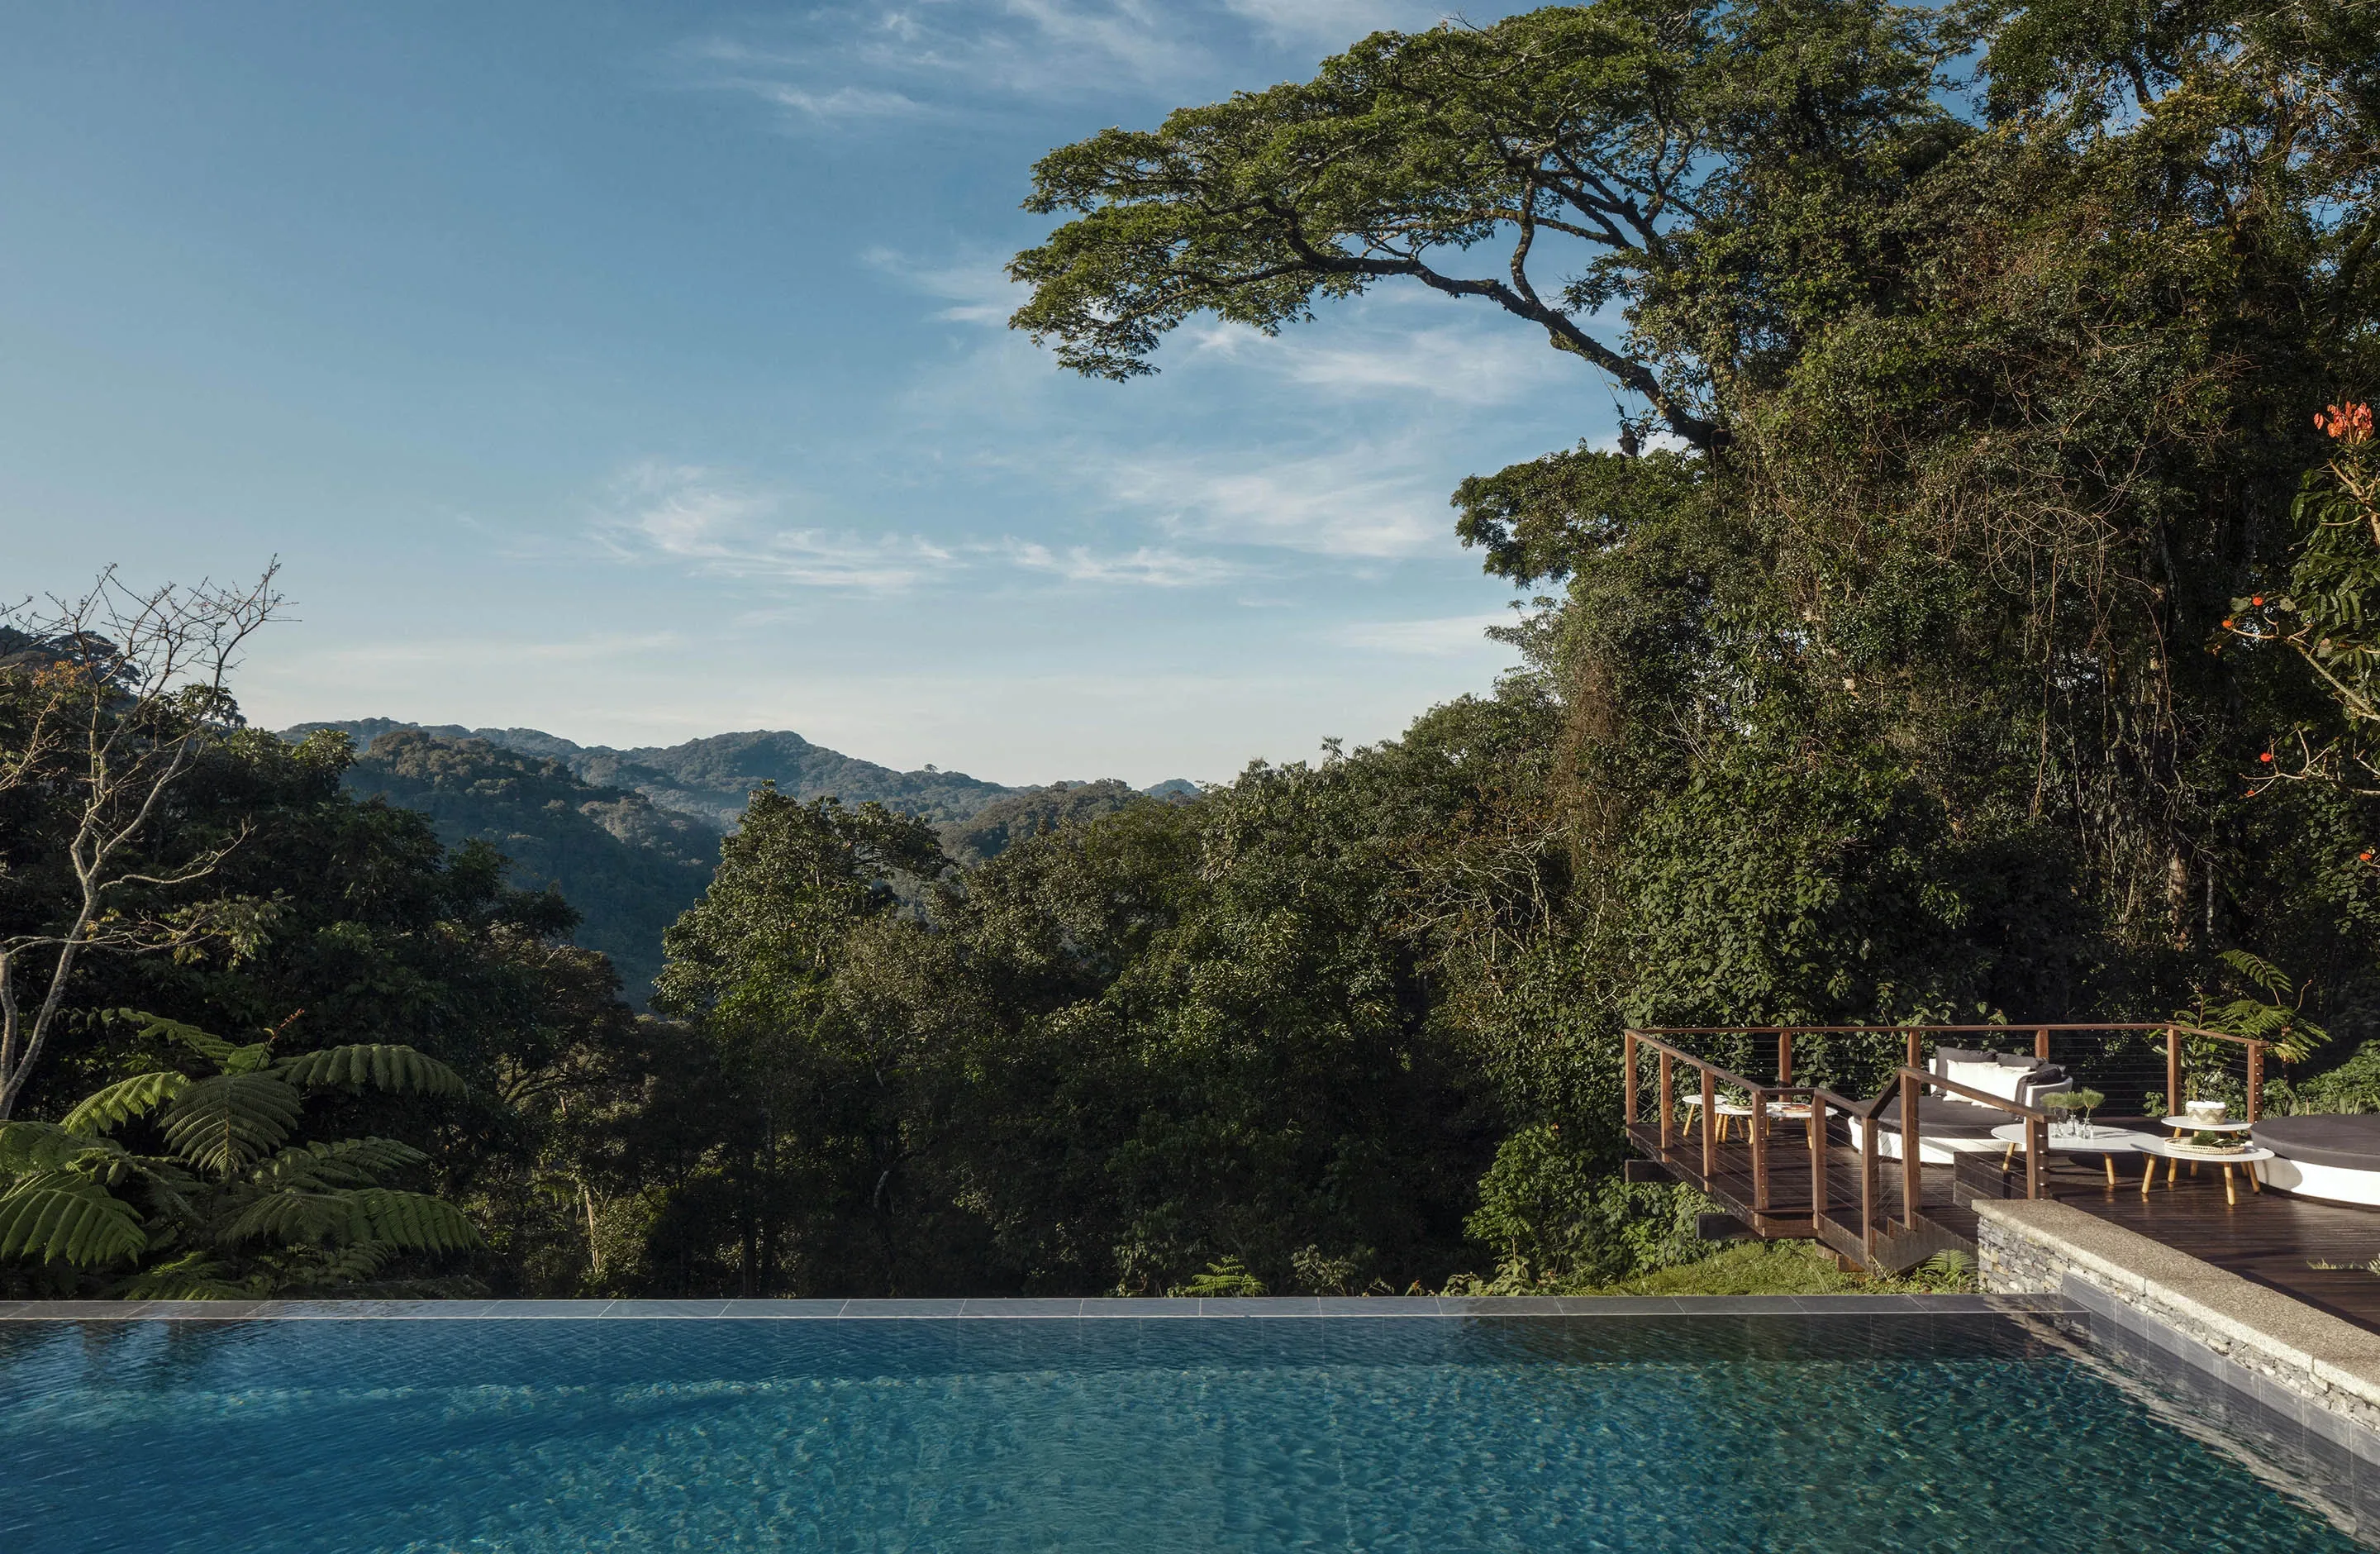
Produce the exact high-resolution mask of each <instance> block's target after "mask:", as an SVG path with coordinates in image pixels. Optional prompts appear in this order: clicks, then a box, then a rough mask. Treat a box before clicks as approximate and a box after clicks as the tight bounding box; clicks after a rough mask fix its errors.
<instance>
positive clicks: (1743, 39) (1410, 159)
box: [1011, 0, 1969, 448]
mask: <svg viewBox="0 0 2380 1554" xmlns="http://www.w3.org/2000/svg"><path fill="white" fill-rule="evenodd" d="M1955 50H1956V43H1955V42H1946V41H1945V39H1944V37H1943V29H1942V28H1941V27H1940V26H1939V23H1938V18H1937V16H1936V14H1935V13H1933V12H1930V11H1927V10H1924V9H1916V8H1909V9H1904V8H1900V7H1894V6H1882V5H1874V4H1833V3H1825V0H1818V3H1808V0H1803V3H1797V4H1791V5H1755V6H1722V7H1713V8H1707V9H1695V8H1690V7H1681V6H1676V5H1674V4H1663V3H1656V0H1604V3H1602V4H1598V5H1595V6H1583V7H1553V8H1548V9H1546V10H1541V11H1534V12H1531V13H1528V14H1527V15H1524V16H1519V17H1514V18H1511V19H1509V20H1506V21H1502V22H1499V23H1497V24H1496V25H1494V26H1492V27H1488V28H1480V29H1473V28H1469V27H1463V26H1459V25H1449V26H1445V27H1440V28H1438V29H1434V30H1430V31H1427V32H1421V33H1413V34H1403V33H1394V32H1382V33H1378V34H1376V35H1374V36H1373V37H1371V38H1369V39H1366V41H1364V42H1361V43H1359V44H1357V45H1356V46H1355V47H1354V48H1352V49H1350V50H1349V51H1348V52H1346V53H1345V54H1342V55H1338V56H1336V57H1335V58H1332V59H1330V60H1328V61H1326V62H1325V63H1324V65H1323V67H1322V70H1321V73H1320V74H1319V75H1318V76H1317V77H1316V78H1315V79H1313V80H1312V81H1308V82H1301V83H1294V84H1290V85H1283V86H1278V87H1274V88H1272V89H1271V90H1270V91H1260V92H1244V93H1242V94H1240V95H1238V96H1236V97H1234V98H1233V99H1232V100H1231V101H1230V102H1228V103H1216V104H1214V105H1212V106H1208V107H1201V108H1184V109H1182V110H1180V111H1179V112H1176V113H1174V114H1172V115H1169V116H1168V117H1167V118H1166V120H1165V122H1164V124H1163V125H1162V126H1161V127H1159V128H1158V129H1156V130H1153V131H1132V130H1124V129H1110V130H1107V131H1105V132H1104V133H1101V134H1099V135H1097V136H1094V137H1092V138H1091V139H1090V140H1085V141H1082V142H1080V143H1078V144H1076V145H1072V146H1067V147H1064V148H1062V149H1061V150H1059V151H1056V152H1051V153H1050V155H1049V156H1048V157H1046V158H1044V159H1043V160H1042V162H1041V163H1040V164H1039V165H1038V167H1036V168H1035V170H1034V192H1033V196H1032V198H1031V199H1030V200H1027V201H1026V206H1027V208H1028V209H1030V210H1034V211H1038V212H1075V219H1073V220H1071V221H1069V222H1068V223H1066V225H1063V226H1062V227H1060V228H1059V229H1058V230H1057V231H1056V232H1055V233H1053V234H1052V235H1051V237H1050V240H1049V241H1048V242H1047V243H1045V244H1044V245H1042V246H1041V247H1039V248H1038V249H1032V250H1030V251H1028V252H1026V253H1024V254H1021V255H1019V256H1018V257H1017V259H1016V261H1015V262H1014V264H1013V265H1012V267H1011V273H1012V275H1013V276H1014V278H1015V279H1017V280H1019V281H1024V282H1027V283H1029V284H1030V285H1032V286H1033V288H1034V292H1033V297H1032V299H1031V300H1030V301H1029V302H1027V303H1026V305H1025V306H1024V307H1023V308H1021V309H1019V310H1017V313H1016V315H1015V318H1014V321H1013V322H1014V324H1015V325H1016V326H1017V327H1018V328H1020V329H1025V330H1028V331H1030V332H1032V334H1034V335H1035V336H1036V337H1037V338H1049V339H1054V340H1055V341H1056V342H1057V343H1058V349H1059V355H1060V358H1061V359H1062V360H1063V361H1064V362H1065V363H1066V364H1067V365H1068V366H1071V367H1074V368H1075V369H1077V370H1081V371H1084V372H1087V373H1094V374H1098V375H1101V376H1107V377H1114V378H1122V377H1126V376H1130V375H1132V374H1135V373H1138V372H1145V371H1148V370H1151V368H1150V365H1149V362H1148V358H1149V357H1150V355H1151V354H1152V353H1153V352H1154V351H1155V350H1156V348H1157V346H1158V345H1159V343H1160V341H1161V340H1162V338H1163V336H1164V335H1165V334H1166V333H1167V332H1168V331H1170V330H1172V328H1174V327H1175V326H1177V325H1178V324H1180V323H1181V322H1183V321H1184V319H1185V318H1187V317H1189V316H1190V315H1192V314H1194V313H1197V312H1200V311H1209V312H1213V313H1215V314H1217V315H1219V316H1220V317H1222V318H1225V319H1229V320H1233V321H1234V322H1242V323H1247V324H1251V325H1254V326H1255V327H1257V328H1258V329H1262V330H1265V331H1268V332H1270V331H1273V330H1276V329H1278V328H1279V327H1280V326H1281V325H1282V324H1283V323H1286V322H1292V321H1293V320H1298V319H1303V318H1305V317H1306V316H1308V315H1309V313H1310V312H1311V310H1312V309H1313V307H1314V305H1315V303H1316V302H1318V301H1319V300H1324V299H1329V298H1334V297H1349V296H1353V295H1355V294H1357V293H1359V292H1362V291H1364V290H1366V289H1367V288H1369V287H1371V286H1373V285H1377V284H1378V283H1379V282H1381V281H1383V280H1392V279H1403V280H1410V281H1415V282H1418V283H1419V284H1421V285H1426V286H1428V287H1430V288H1432V289H1433V290H1436V291H1439V292H1441V293H1444V294H1445V295H1447V296H1450V297H1475V298H1479V299H1482V300H1485V301H1488V302H1491V303H1493V304H1495V305H1496V306H1498V307H1500V308H1502V309H1503V310H1505V311H1507V312H1509V313H1512V314H1513V315H1515V316H1516V317H1519V318H1522V319H1525V320H1527V321H1528V322H1531V323H1533V324H1536V326H1537V327H1539V328H1540V329H1542V330H1543V331H1544V332H1545V334H1546V337H1547V339H1548V342H1549V343H1550V344H1551V345H1552V346H1553V347H1554V348H1555V349H1557V350H1560V351H1564V352H1568V353H1570V354H1571V355H1573V356H1576V357H1578V358H1580V359H1581V360H1582V361H1584V362H1585V363H1587V364H1589V365H1591V366H1593V367H1595V368H1597V369H1599V370H1602V371H1603V372H1605V373H1607V374H1609V376H1610V377H1611V378H1612V379H1614V380H1616V381H1617V382H1620V383H1621V384H1624V385H1625V386H1626V387H1627V388H1629V389H1630V390H1632V391H1633V392H1634V393H1635V394H1637V395H1642V396H1643V398H1644V400H1645V402H1646V403H1647V404H1648V405H1649V406H1650V407H1652V409H1653V410H1654V411H1655V412H1656V413H1657V414H1658V417H1659V419H1661V421H1662V422H1663V423H1664V424H1665V426H1666V427H1667V428H1668V430H1670V431H1672V432H1674V433H1675V434H1676V435H1678V436H1679V437H1681V438H1682V439H1684V440H1685V441H1686V442H1687V443H1690V444H1692V445H1694V447H1697V448H1709V447H1711V446H1713V445H1714V444H1715V443H1717V442H1718V441H1719V440H1720V438H1721V437H1722V436H1723V435H1724V419H1723V418H1724V413H1725V412H1724V406H1723V404H1722V403H1721V396H1722V392H1723V389H1724V385H1725V382H1726V373H1727V372H1728V370H1730V369H1731V368H1734V367H1737V366H1739V365H1740V364H1739V363H1736V362H1733V361H1730V360H1727V359H1724V358H1723V357H1712V356H1697V355H1696V354H1694V353H1693V352H1692V351H1691V350H1681V349H1679V348H1678V343H1676V342H1670V341H1664V340H1661V339H1658V338H1655V337H1651V336H1646V335H1644V334H1638V333H1636V332H1633V331H1631V330H1629V329H1628V328H1626V327H1625V323H1624V320H1625V319H1626V317H1627V316H1628V314H1629V311H1630V310H1633V308H1634V307H1635V306H1637V305H1638V304H1640V303H1642V302H1643V301H1644V300H1645V298H1646V297H1648V296H1650V295H1653V294H1655V293H1657V292H1658V291H1660V290H1662V289H1663V288H1664V287H1665V286H1667V285H1671V284H1674V282H1675V281H1676V280H1677V278H1678V277H1679V276H1680V275H1681V274H1682V273H1683V272H1686V271H1689V270H1691V269H1692V268H1694V266H1695V265H1696V264H1697V262H1707V261H1698V257H1697V255H1696V253H1695V251H1694V250H1695V242H1696V234H1697V232H1698V230H1699V229H1700V228H1701V227H1702V226H1704V225H1706V224H1710V223H1714V222H1718V223H1722V224H1723V223H1724V222H1725V220H1726V218H1727V216H1728V214H1729V212H1731V211H1733V210H1736V209H1738V208H1739V207H1741V206H1743V205H1744V204H1745V203H1747V202H1748V201H1754V200H1758V199H1759V198H1760V196H1761V190H1762V188H1763V186H1764V185H1765V184H1766V183H1767V182H1769V181H1770V180H1771V179H1772V178H1773V177H1774V176H1775V172H1776V169H1778V168H1779V166H1791V168H1792V169H1793V170H1794V176H1796V177H1797V178H1798V179H1800V180H1803V182H1805V183H1806V182H1808V181H1811V180H1814V179H1817V180H1826V181H1830V182H1833V183H1836V184H1839V185H1840V186H1841V187H1842V188H1845V189H1847V190H1852V191H1855V192H1856V198H1857V199H1860V200H1874V199H1876V198H1877V197H1879V195H1881V194H1883V193H1885V192H1888V191H1890V190H1893V189H1897V188H1902V187H1904V186H1905V185H1906V184H1907V182H1908V180H1909V179H1910V178H1911V177H1912V176H1914V175H1915V174H1916V173H1918V172H1920V171H1922V170H1923V169H1924V168H1925V167H1926V166H1927V165H1929V164H1932V163H1934V162H1935V161H1937V160H1938V158H1939V157H1940V156H1941V154H1942V152H1944V150H1945V149H1947V148H1948V147H1949V146H1950V145H1952V144H1955V143H1956V142H1957V141H1958V140H1960V139H1961V137H1962V136H1963V135H1965V134H1966V133H1969V131H1968V130H1967V129H1966V128H1965V127H1962V126H1961V125H1960V124H1959V123H1958V122H1957V121H1956V120H1954V119H1953V118H1952V117H1951V116H1950V115H1949V114H1948V113H1947V112H1946V111H1945V110H1944V109H1943V108H1942V107H1940V106H1939V105H1938V104H1937V103H1936V102H1935V101H1934V99H1933V97H1932V96H1931V91H1932V88H1933V87H1934V85H1935V76H1936V71H1937V67H1938V65H1939V63H1940V61H1941V60H1942V58H1943V57H1944V56H1945V55H1947V54H1949V53H1952V52H1955ZM1826 225H1827V224H1825V223H1823V222H1821V223H1819V224H1816V225H1814V227H1813V230H1812V231H1811V232H1810V234H1809V235H1808V236H1809V238H1810V241H1811V245H1812V246H1811V251H1809V252H1807V253H1798V254H1795V253H1787V254H1770V255H1764V256H1762V258H1763V259H1764V260H1765V261H1769V263H1768V265H1767V269H1768V273H1767V274H1765V275H1764V276H1762V277H1760V284H1763V285H1767V286H1772V287H1774V288H1776V289H1778V290H1779V291H1780V292H1800V293H1803V294H1811V295H1815V296H1823V297H1826V300H1827V301H1828V304H1830V305H1832V304H1837V303H1840V301H1841V300H1843V297H1841V296H1840V295H1839V293H1840V290H1841V282H1842V281H1843V279H1844V277H1843V276H1842V275H1841V274H1840V273H1839V272H1840V270H1841V264H1840V256H1839V255H1836V254H1833V253H1828V252H1823V251H1821V250H1823V249H1826V248H1827V247H1829V246H1835V247H1848V248H1856V247H1857V246H1858V245H1859V244H1860V243H1861V242H1862V241H1863V240H1865V239H1869V238H1877V237H1882V236H1883V235H1882V234H1866V233H1862V232H1859V231H1857V230H1843V231H1827V230H1824V227H1825V226H1826ZM1490 255H1492V257H1489V256H1490ZM1739 257H1740V256H1739ZM1615 304H1616V305H1618V307H1619V308H1620V309H1621V313H1622V320H1621V321H1614V320H1611V319H1609V317H1608V314H1609V310H1611V309H1612V308H1613V307H1614V306H1615ZM1615 322H1619V323H1621V327H1620V328H1618V329H1617V330H1614V329H1613V328H1612V327H1611V325H1612V324H1613V323H1615ZM1607 335H1610V336H1613V337H1612V338H1607ZM1763 344H1764V345H1770V344H1773V343H1770V342H1763Z"/></svg>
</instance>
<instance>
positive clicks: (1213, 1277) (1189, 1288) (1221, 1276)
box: [1165, 1257, 1265, 1300]
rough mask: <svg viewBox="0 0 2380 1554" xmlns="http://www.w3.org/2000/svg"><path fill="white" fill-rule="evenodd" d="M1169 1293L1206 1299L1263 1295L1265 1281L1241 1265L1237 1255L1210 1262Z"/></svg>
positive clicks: (1168, 1292)
mask: <svg viewBox="0 0 2380 1554" xmlns="http://www.w3.org/2000/svg"><path fill="white" fill-rule="evenodd" d="M1165 1293H1167V1294H1169V1295H1195V1296H1200V1297H1203V1298H1205V1299H1208V1300H1213V1299H1217V1298H1228V1297H1232V1296H1237V1295H1261V1294H1263V1293H1265V1285H1264V1281H1263V1280H1261V1279H1258V1278H1257V1276H1256V1275H1255V1274H1252V1273H1250V1272H1249V1271H1248V1270H1247V1269H1244V1268H1242V1267H1241V1266H1240V1259H1239V1258H1237V1257H1225V1258H1224V1259H1223V1260H1222V1261H1221V1262H1219V1263H1209V1264H1208V1265H1207V1269H1206V1271H1205V1272H1203V1273H1199V1274H1196V1275H1194V1276H1193V1277H1192V1278H1191V1280H1190V1281H1189V1282H1188V1283H1186V1284H1177V1285H1175V1286H1174V1287H1173V1288H1172V1289H1170V1290H1168V1291H1166V1292H1165Z"/></svg>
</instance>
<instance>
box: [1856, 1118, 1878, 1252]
mask: <svg viewBox="0 0 2380 1554" xmlns="http://www.w3.org/2000/svg"><path fill="white" fill-rule="evenodd" d="M1868 1110H1869V1111H1870V1113H1871V1115H1869V1116H1867V1117H1865V1118H1863V1119H1862V1120H1861V1123H1860V1248H1861V1255H1862V1256H1863V1257H1864V1258H1865V1260H1866V1261H1867V1262H1869V1263H1870V1264H1873V1263H1874V1262H1875V1261H1876V1200H1877V1199H1878V1198H1880V1197H1882V1196H1884V1181H1883V1177H1882V1174H1881V1173H1882V1171H1883V1166H1882V1164H1881V1162H1882V1160H1883V1159H1884V1147H1883V1144H1882V1142H1881V1140H1879V1139H1878V1138H1877V1136H1876V1135H1877V1132H1878V1130H1877V1128H1876V1118H1875V1116H1874V1115H1873V1114H1872V1113H1873V1112H1874V1111H1876V1108H1874V1107H1873V1106H1871V1107H1870V1108H1869V1109H1868Z"/></svg>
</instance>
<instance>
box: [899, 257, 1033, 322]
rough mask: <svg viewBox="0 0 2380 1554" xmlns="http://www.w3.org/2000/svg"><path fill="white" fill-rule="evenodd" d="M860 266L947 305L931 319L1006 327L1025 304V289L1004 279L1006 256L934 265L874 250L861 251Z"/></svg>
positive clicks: (959, 259)
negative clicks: (1009, 319) (1016, 311)
mask: <svg viewBox="0 0 2380 1554" xmlns="http://www.w3.org/2000/svg"><path fill="white" fill-rule="evenodd" d="M859 261H860V262H861V263H862V264H865V265H867V266H868V268H869V269H871V270H876V271H880V272H881V273H884V274H886V275H889V276H891V277H892V278H893V279H894V280H896V281H899V282H900V283H901V284H902V285H906V286H908V287H909V288H910V289H912V290H914V291H920V292H923V293H925V294H926V295H927V296H928V297H939V298H941V300H943V301H946V302H948V303H950V304H951V305H950V306H949V307H947V308H943V309H940V310H937V311H936V312H935V313H934V314H933V315H932V316H933V317H935V318H937V319H944V320H949V321H951V322H956V323H981V324H1003V323H1006V322H1008V315H1009V314H1011V313H1013V312H1014V311H1015V310H1016V309H1017V307H1018V305H1019V304H1020V303H1022V302H1023V301H1024V299H1025V298H1024V295H1023V293H1024V289H1025V288H1024V287H1022V286H1019V285H1016V284H1015V283H1014V282H1013V281H1011V280H1010V279H1009V278H1008V268H1007V264H1008V261H1007V258H1006V256H1005V255H991V254H975V255H967V256H964V257H961V258H958V259H954V260H952V261H946V262H943V263H940V264H936V263H929V262H927V261H922V260H918V259H916V258H914V257H912V256H910V255H908V254H905V253H903V252H901V251H900V250H899V249H888V248H883V247H877V248H870V249H862V250H861V251H860V255H859Z"/></svg>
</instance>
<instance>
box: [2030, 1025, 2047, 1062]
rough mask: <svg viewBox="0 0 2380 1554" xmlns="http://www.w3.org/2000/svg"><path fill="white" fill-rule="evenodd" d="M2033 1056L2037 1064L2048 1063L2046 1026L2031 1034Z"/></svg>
mask: <svg viewBox="0 0 2380 1554" xmlns="http://www.w3.org/2000/svg"><path fill="white" fill-rule="evenodd" d="M2033 1055H2034V1059H2035V1061H2037V1062H2045V1063H2046V1062H2048V1061H2049V1027H2048V1026H2042V1028H2041V1029H2039V1030H2037V1031H2035V1032H2034V1033H2033Z"/></svg>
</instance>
